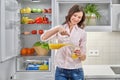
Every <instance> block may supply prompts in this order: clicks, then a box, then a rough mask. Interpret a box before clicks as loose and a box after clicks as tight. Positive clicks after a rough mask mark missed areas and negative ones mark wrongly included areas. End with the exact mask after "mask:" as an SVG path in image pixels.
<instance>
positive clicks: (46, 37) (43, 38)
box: [41, 27, 59, 40]
mask: <svg viewBox="0 0 120 80" xmlns="http://www.w3.org/2000/svg"><path fill="white" fill-rule="evenodd" d="M58 31H59V27H55V28H53V29H50V30H48V31H47V32H45V33H44V34H43V35H42V36H41V39H42V40H46V39H48V38H50V37H51V36H53V35H54V34H56V33H57V32H58Z"/></svg>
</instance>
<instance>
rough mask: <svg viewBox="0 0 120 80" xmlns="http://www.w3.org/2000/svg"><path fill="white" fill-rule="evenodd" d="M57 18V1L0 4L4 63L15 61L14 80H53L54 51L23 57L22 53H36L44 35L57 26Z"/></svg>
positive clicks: (0, 0)
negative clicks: (35, 44)
mask: <svg viewBox="0 0 120 80" xmlns="http://www.w3.org/2000/svg"><path fill="white" fill-rule="evenodd" d="M53 15H54V2H53V0H0V36H1V37H0V45H1V46H0V51H1V52H0V62H5V61H8V60H10V59H12V58H15V64H14V65H15V69H14V74H11V79H12V80H13V79H16V80H17V79H18V80H21V79H22V80H24V79H25V80H31V79H32V80H33V79H34V80H48V78H49V80H52V79H53V53H54V51H49V52H48V54H47V55H43V56H38V55H36V52H35V50H33V52H29V54H28V51H27V55H22V54H21V50H22V49H27V50H30V49H34V48H32V47H33V45H34V43H35V42H39V41H41V40H40V36H41V34H42V33H43V32H44V31H45V30H49V29H50V28H52V27H53V26H54V25H53V24H54V17H53ZM33 53H34V54H33Z"/></svg>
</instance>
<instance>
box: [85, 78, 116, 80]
mask: <svg viewBox="0 0 120 80" xmlns="http://www.w3.org/2000/svg"><path fill="white" fill-rule="evenodd" d="M85 80H116V79H111V78H107V79H106V78H102V79H99V78H91V79H85Z"/></svg>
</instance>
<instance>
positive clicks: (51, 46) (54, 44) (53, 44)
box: [49, 43, 69, 49]
mask: <svg viewBox="0 0 120 80" xmlns="http://www.w3.org/2000/svg"><path fill="white" fill-rule="evenodd" d="M67 45H69V44H65V43H50V44H49V48H50V49H60V48H61V47H64V46H67Z"/></svg>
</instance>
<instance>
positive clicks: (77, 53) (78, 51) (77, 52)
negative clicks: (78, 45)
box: [74, 49, 86, 61]
mask: <svg viewBox="0 0 120 80" xmlns="http://www.w3.org/2000/svg"><path fill="white" fill-rule="evenodd" d="M74 53H75V54H76V55H77V56H78V57H79V58H80V60H82V61H84V60H85V59H86V55H85V54H82V53H81V51H80V49H76V50H75V51H74Z"/></svg>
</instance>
